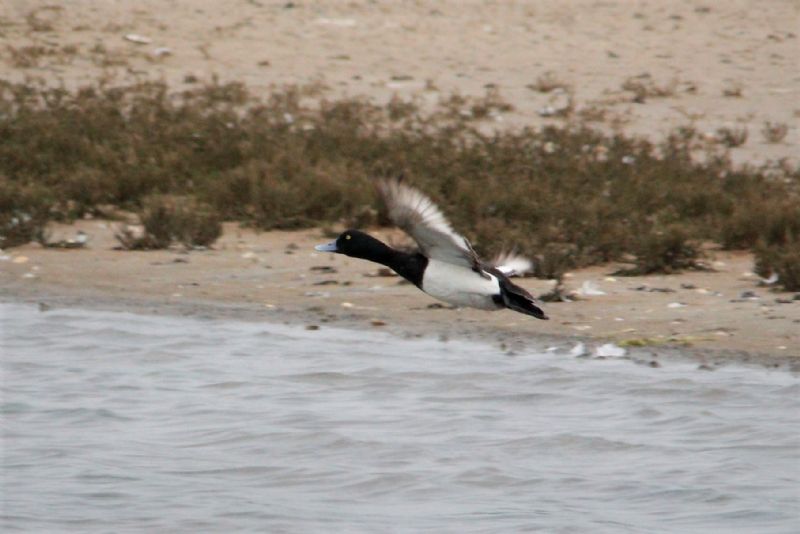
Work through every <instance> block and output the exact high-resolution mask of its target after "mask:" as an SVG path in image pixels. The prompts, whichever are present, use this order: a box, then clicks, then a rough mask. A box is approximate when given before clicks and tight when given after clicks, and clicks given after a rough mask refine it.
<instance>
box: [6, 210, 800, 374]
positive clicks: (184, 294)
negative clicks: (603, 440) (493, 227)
mask: <svg viewBox="0 0 800 534" xmlns="http://www.w3.org/2000/svg"><path fill="white" fill-rule="evenodd" d="M116 224H118V223H114V222H109V221H101V220H82V221H77V222H76V223H75V224H72V225H56V226H54V228H53V236H55V237H62V238H65V237H68V236H71V235H74V234H75V232H77V231H79V230H80V231H84V232H86V234H87V235H88V236H89V243H88V245H87V247H85V248H78V249H52V248H43V247H41V246H40V245H38V244H33V243H31V244H28V245H24V246H21V247H16V248H14V249H11V250H7V251H4V252H3V253H2V256H1V258H2V260H3V261H2V262H1V263H2V265H3V269H2V271H0V299H2V300H3V301H16V302H27V303H32V304H34V303H40V302H42V303H44V304H45V305H47V306H70V307H71V306H78V307H85V308H90V309H105V310H113V311H127V312H133V313H149V314H153V313H155V314H170V315H188V316H209V317H213V318H220V319H226V318H227V319H238V320H246V321H262V320H265V321H268V322H288V323H290V324H297V325H306V326H307V327H311V328H313V327H315V326H316V327H323V328H324V325H332V326H337V327H342V328H349V329H361V328H367V329H381V330H385V331H388V332H391V333H393V334H396V335H399V336H426V337H440V338H442V339H449V338H458V339H464V340H481V341H484V342H487V343H489V344H496V345H498V346H499V347H500V349H501V350H503V351H504V352H508V351H511V352H515V353H518V352H520V351H521V350H525V349H526V348H531V347H533V348H536V349H539V350H546V349H547V348H548V347H558V348H559V350H565V351H566V352H569V350H570V349H572V348H573V347H574V346H575V345H576V344H577V343H579V342H583V343H585V344H586V348H587V352H589V353H591V354H593V353H594V350H595V348H596V347H597V346H600V345H602V344H605V343H614V344H616V345H619V346H622V347H624V348H625V349H626V351H627V352H628V354H629V355H631V357H632V358H635V359H641V360H642V362H643V363H649V362H651V361H658V359H659V358H662V357H663V358H676V357H688V358H690V359H692V360H694V361H696V362H698V364H699V366H704V367H703V368H706V367H708V368H714V367H715V366H717V365H723V364H725V363H729V362H737V363H748V364H757V365H762V366H765V367H779V368H784V369H789V370H791V371H794V372H797V371H800V354H799V353H798V348H800V328H798V327H797V326H796V325H798V324H800V300H792V298H793V294H791V293H771V292H770V291H769V290H767V289H765V288H760V287H757V285H756V281H757V280H758V279H757V277H753V276H743V275H744V274H747V273H743V270H746V269H748V268H751V267H752V263H751V262H752V258H751V257H750V256H749V255H748V254H746V253H718V254H716V258H715V260H714V262H713V264H714V265H715V268H716V269H717V270H716V272H686V273H683V274H675V275H651V276H640V277H630V278H622V277H619V278H615V277H611V276H609V275H608V273H609V272H611V271H612V270H613V269H614V266H612V265H606V266H598V267H591V268H587V269H582V270H578V271H575V272H573V273H569V276H568V277H567V278H566V287H567V290H570V291H573V292H576V293H578V294H579V295H580V294H581V293H585V295H584V296H580V297H579V300H576V301H573V302H569V303H544V304H543V306H544V307H545V309H546V311H547V313H548V314H549V315H550V317H551V320H550V321H538V320H533V319H530V320H528V319H529V318H528V317H526V316H524V315H521V314H516V313H514V312H511V311H505V310H504V311H498V312H485V311H481V310H470V309H462V310H452V309H448V308H445V307H442V306H440V305H439V304H438V303H437V301H435V300H434V299H432V298H431V297H429V296H428V295H426V294H424V293H422V292H421V291H419V290H418V289H416V288H414V287H412V286H410V285H409V284H407V283H403V281H401V280H400V279H399V278H398V277H396V276H386V273H385V272H384V271H383V270H381V269H380V266H378V265H376V264H372V263H370V262H366V261H360V260H356V259H352V258H347V257H344V256H340V255H328V254H318V253H315V252H314V251H313V248H312V247H313V244H315V243H319V242H323V241H325V240H327V239H328V238H327V237H326V236H325V233H324V232H323V231H322V230H320V229H310V230H302V231H292V232H289V231H273V232H260V233H259V232H255V231H253V230H250V229H243V228H240V227H238V225H236V224H233V223H226V224H225V230H224V232H223V236H222V237H221V238H220V240H219V241H218V242H217V244H216V246H215V248H214V249H209V250H204V251H191V252H186V251H183V250H176V249H169V250H152V251H120V250H114V246H115V239H114V236H113V234H114V231H115V227H116ZM370 231H371V233H373V234H375V235H377V236H378V237H379V238H381V239H383V240H386V241H389V242H390V243H391V242H396V239H398V233H397V231H393V230H387V229H371V230H370ZM517 280H518V283H520V284H521V285H523V286H524V287H526V288H527V289H528V290H529V291H531V292H532V293H533V294H534V295H541V294H542V293H545V292H547V291H548V290H549V289H550V288H551V287H552V281H548V280H539V279H534V278H524V279H517ZM747 292H749V293H747ZM743 294H749V295H752V296H751V297H748V298H739V297H741V296H742V295H743ZM776 299H779V300H782V301H784V302H785V303H777V301H776Z"/></svg>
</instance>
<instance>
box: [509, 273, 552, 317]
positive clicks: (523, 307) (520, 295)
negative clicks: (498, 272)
mask: <svg viewBox="0 0 800 534" xmlns="http://www.w3.org/2000/svg"><path fill="white" fill-rule="evenodd" d="M499 281H500V296H501V297H502V299H503V304H505V306H506V308H509V309H511V310H514V311H517V312H520V313H524V314H525V315H532V316H534V317H536V318H537V319H544V320H547V319H549V317H547V315H545V313H544V311H542V309H541V308H539V307H538V306H537V305H536V304H535V303H534V300H533V297H532V296H531V294H530V293H528V292H527V291H525V290H524V289H522V288H521V287H519V286H518V285H515V284H513V283H512V282H511V281H509V280H508V279H505V280H504V279H503V278H500V280H499Z"/></svg>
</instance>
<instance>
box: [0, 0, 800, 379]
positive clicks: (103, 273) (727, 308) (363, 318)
mask: <svg viewBox="0 0 800 534" xmlns="http://www.w3.org/2000/svg"><path fill="white" fill-rule="evenodd" d="M798 22H800V2H797V1H795V0H773V1H771V2H759V1H755V0H750V1H744V0H729V1H726V2H703V1H695V0H685V1H652V2H636V3H632V2H599V1H596V0H595V1H589V0H564V1H559V2H544V1H531V2H488V1H487V2H477V1H476V2H455V1H442V2H402V3H401V2H353V1H351V2H324V3H321V2H294V1H286V2H283V1H281V2H270V1H267V0H247V1H245V0H239V1H231V2H213V1H210V0H177V1H171V2H163V1H156V0H139V1H136V2H133V1H116V2H110V1H109V2H94V1H88V0H72V1H70V2H56V1H53V0H6V1H5V2H3V3H2V4H0V65H2V68H3V71H2V77H4V78H6V79H12V80H24V79H39V80H41V81H43V82H44V83H47V84H52V85H56V84H63V85H65V86H66V87H71V88H74V87H78V86H81V85H85V84H92V83H95V82H96V80H98V79H99V78H101V77H103V78H105V79H107V80H109V82H110V83H119V84H122V83H127V82H131V81H134V80H141V79H161V80H164V81H166V82H167V83H168V84H169V85H170V86H171V87H173V88H175V89H176V90H177V89H181V88H184V87H188V86H191V85H192V84H194V83H196V80H201V81H202V80H208V79H210V78H211V77H212V76H218V77H219V79H221V80H223V81H241V82H244V83H245V84H247V86H248V87H250V88H251V90H252V91H253V92H254V93H255V94H257V95H267V94H269V92H270V91H271V89H272V88H274V87H276V86H283V85H286V84H314V85H316V86H317V87H318V88H320V89H322V91H323V92H322V94H323V96H324V97H326V98H334V97H336V96H340V95H348V96H356V95H360V96H365V97H368V98H371V99H374V100H375V101H378V102H385V101H387V100H389V99H390V98H392V97H394V96H399V97H401V98H415V99H417V100H418V101H419V102H420V103H421V104H422V105H423V106H425V105H431V106H433V105H434V104H435V103H436V102H437V101H439V99H441V98H443V97H445V96H447V95H449V94H451V93H453V92H458V93H461V94H464V95H474V96H479V95H483V94H485V93H486V91H487V90H495V89H496V90H498V91H499V92H500V94H501V95H502V97H503V98H504V99H506V100H507V101H508V102H509V103H511V104H512V105H513V106H514V109H513V110H512V111H509V112H506V113H503V114H501V115H497V116H495V117H493V118H492V124H491V126H492V127H497V128H517V127H521V126H534V127H535V126H541V125H543V124H546V123H549V122H557V123H558V122H559V121H562V120H563V119H557V118H552V117H542V116H541V111H542V110H543V109H544V108H546V107H547V106H556V107H557V106H559V105H560V102H563V100H564V98H565V94H564V93H558V91H556V92H549V93H546V92H542V91H541V90H538V89H536V84H537V80H540V79H541V78H542V77H543V76H544V75H545V74H546V73H548V72H551V73H552V75H551V77H552V78H553V79H555V80H558V81H559V82H562V83H563V84H564V85H565V86H566V87H567V88H568V91H569V92H570V93H571V94H572V95H573V98H574V104H575V110H576V113H580V112H581V111H584V110H596V109H601V110H604V113H605V116H604V118H603V120H602V121H599V122H597V123H596V124H597V126H598V127H599V128H604V129H607V130H619V131H622V132H625V133H629V134H643V135H647V136H650V137H651V138H653V139H654V140H658V139H660V138H662V137H663V136H664V135H665V134H666V133H667V132H668V131H669V130H671V129H673V128H675V127H677V126H682V125H688V124H691V125H693V126H694V127H696V128H697V129H698V130H699V131H701V132H705V133H706V134H707V138H708V140H709V142H714V132H716V130H717V129H718V128H722V127H728V128H734V129H735V128H746V129H747V130H748V138H747V141H746V142H745V143H744V144H743V145H742V146H740V147H738V148H734V149H732V152H731V154H732V157H733V158H734V160H735V161H736V162H738V163H754V164H760V163H763V162H765V161H769V160H777V159H780V158H788V159H789V160H791V161H794V162H797V161H798V154H800V150H798V148H800V134H798V128H797V126H798V124H797V123H798V117H800V68H798V67H799V66H800V65H798V58H800V54H798V51H800V45H799V44H798V43H800V41H798V35H797V33H798V27H799V25H798ZM31 47H39V50H40V51H41V50H45V51H50V52H48V53H42V54H38V55H34V56H31V55H30V54H29V53H31V51H32V50H34V48H31ZM26 54H28V55H26ZM630 79H633V80H636V81H639V82H641V83H644V84H650V85H652V86H653V87H656V88H661V89H664V90H665V93H667V94H666V95H665V96H662V97H655V96H648V97H647V98H646V99H645V101H644V102H643V103H636V102H633V101H632V100H633V95H632V93H631V92H630V91H626V90H623V89H622V85H623V84H624V83H625V82H626V81H627V80H630ZM725 94H727V95H728V96H725ZM766 121H771V122H773V123H780V124H785V125H786V126H787V127H788V133H787V135H786V136H785V138H784V139H782V140H781V141H779V142H775V143H771V142H767V140H766V139H765V138H764V136H763V135H762V133H761V130H762V129H763V126H764V123H765V122H766ZM114 225H115V223H113V222H109V221H99V220H87V221H78V222H77V223H76V224H75V225H74V226H72V227H58V228H55V229H54V231H55V235H56V236H58V235H65V236H70V235H73V234H74V233H75V232H76V231H77V230H78V229H82V230H84V231H86V232H87V234H89V236H90V238H91V239H90V242H89V245H88V246H87V247H86V248H84V249H80V250H54V249H42V248H41V247H40V246H39V245H33V244H32V245H27V246H23V247H19V248H15V249H13V250H10V251H4V252H2V253H0V254H2V261H0V291H1V292H2V296H3V298H7V299H17V300H19V299H22V300H28V301H32V302H39V301H42V302H45V303H47V305H74V304H79V305H84V306H102V307H107V308H114V309H128V310H142V311H148V312H159V313H166V312H170V313H172V312H174V313H191V314H212V315H216V316H227V315H233V316H241V317H246V318H249V319H253V320H265V321H275V320H290V321H293V322H298V321H299V322H303V323H305V324H308V325H316V326H319V325H321V324H322V323H334V324H339V325H344V326H356V327H364V328H366V327H368V328H386V329H395V330H396V331H397V332H398V333H406V334H409V335H420V334H425V335H437V336H445V337H446V336H478V337H480V338H482V339H489V340H494V341H497V342H498V343H502V344H504V346H505V347H506V348H507V349H508V350H521V348H522V347H525V346H526V344H529V343H538V344H539V345H541V346H544V345H548V344H550V345H551V346H558V347H561V348H564V347H569V346H570V345H571V344H573V343H575V342H577V341H578V340H580V339H584V338H585V339H586V340H588V342H589V345H590V346H589V349H592V347H594V346H595V345H598V344H600V343H603V342H606V341H613V342H615V343H620V344H623V345H628V346H630V345H645V347H644V348H639V349H635V350H634V349H631V348H629V350H634V352H636V351H638V353H640V354H644V356H643V357H644V358H645V359H647V358H657V357H659V356H663V355H666V354H673V353H675V354H677V353H681V354H688V353H690V354H692V355H693V356H694V357H696V358H698V359H699V360H701V361H703V362H708V363H709V365H711V366H713V365H714V363H715V362H721V361H729V360H737V361H745V360H748V361H758V362H760V363H763V364H766V365H774V364H779V365H782V364H787V365H790V366H792V365H793V366H795V367H797V366H798V365H800V364H799V363H798V362H800V301H797V300H792V299H793V295H792V294H788V293H774V292H772V291H771V290H770V289H769V288H765V287H759V286H758V285H757V282H758V280H757V277H755V275H753V274H752V272H751V270H752V268H753V264H752V257H751V256H750V255H748V254H745V253H723V252H718V251H717V252H714V251H712V252H711V254H712V260H711V261H712V265H713V267H714V268H715V270H716V272H703V273H685V274H682V275H674V276H652V277H641V278H620V277H611V276H609V273H611V272H613V271H614V270H615V266H613V265H608V266H602V267H596V268H592V269H587V270H581V271H578V272H575V273H570V275H571V276H570V277H568V278H567V286H568V289H571V290H579V289H580V288H581V287H585V288H588V289H590V291H588V292H589V293H592V292H593V291H591V289H593V288H596V289H598V290H600V291H602V292H603V293H605V294H602V295H600V294H595V295H587V296H584V297H583V298H582V299H581V300H579V301H575V302H571V303H558V304H549V305H547V312H548V314H549V315H550V316H551V317H552V320H550V321H548V322H543V321H537V320H535V319H532V318H529V317H525V316H522V315H518V314H514V313H512V312H497V313H487V312H481V311H476V310H450V309H431V308H430V307H429V306H430V305H431V304H432V303H433V300H432V299H430V298H429V297H427V296H426V295H424V294H422V293H421V292H419V291H418V290H416V289H415V288H413V287H411V286H409V285H404V284H400V283H399V280H398V279H397V278H394V277H383V276H375V275H376V274H377V272H378V270H377V268H376V267H375V266H374V265H372V264H369V263H366V262H361V261H356V260H350V259H346V258H343V257H341V256H334V255H322V254H317V253H315V252H313V250H312V245H313V244H315V243H318V242H322V241H326V240H328V239H329V236H323V235H322V232H321V231H320V230H308V231H303V232H291V233H289V232H270V233H262V234H257V233H254V232H252V231H249V230H242V229H239V228H238V227H237V226H236V225H233V224H228V225H227V226H226V231H225V235H224V237H223V238H222V239H221V240H220V242H219V243H218V244H217V245H216V246H215V249H214V250H208V251H192V252H190V253H188V254H186V253H181V252H178V251H152V252H124V251H115V250H113V247H114V246H115V244H116V243H115V240H114V238H113V232H114ZM378 234H379V235H381V234H383V235H384V236H385V234H386V231H385V230H382V231H379V232H378ZM390 237H391V236H390ZM290 245H294V246H296V247H297V248H294V247H291V246H290ZM315 267H326V268H333V269H335V270H336V272H326V271H325V270H321V269H315ZM585 282H589V283H590V285H589V286H584V283H585ZM522 284H523V285H524V286H525V287H527V288H528V289H530V290H531V291H532V292H534V293H535V294H539V293H543V292H546V291H547V290H549V289H550V287H551V283H550V282H548V281H542V280H534V279H526V280H524V281H523V282H522ZM748 292H749V293H748ZM743 295H744V296H743ZM782 301H785V302H786V303H783V302H782ZM668 346H675V347H678V348H679V349H678V350H676V351H670V350H669V349H666V348H665V347H668ZM689 348H691V350H689Z"/></svg>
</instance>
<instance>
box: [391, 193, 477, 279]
mask: <svg viewBox="0 0 800 534" xmlns="http://www.w3.org/2000/svg"><path fill="white" fill-rule="evenodd" d="M377 187H378V192H379V193H380V195H381V197H383V201H384V202H385V203H386V208H387V210H388V213H389V218H390V219H391V220H392V222H393V223H394V224H396V225H397V226H398V227H400V228H401V229H402V230H403V231H404V232H406V233H407V234H408V235H410V236H411V237H412V238H413V239H414V241H416V242H417V245H418V246H419V248H420V251H421V252H422V253H423V254H424V255H425V256H427V257H429V258H431V259H436V260H441V261H444V262H447V263H452V264H455V265H461V266H464V267H468V268H470V269H475V270H476V271H478V272H480V273H482V272H483V270H482V269H481V268H480V262H479V260H478V256H477V255H476V254H475V251H474V250H473V249H472V245H470V243H469V241H467V238H465V237H464V236H462V235H460V234H458V233H456V232H455V231H454V230H453V227H452V226H450V223H449V222H448V221H447V218H446V217H445V216H444V214H443V213H442V211H441V210H440V209H439V208H438V207H437V206H436V204H434V203H433V201H432V200H431V199H430V198H428V197H427V196H426V195H425V194H423V193H422V192H420V191H419V190H417V189H414V188H413V187H410V186H408V185H406V184H404V183H401V182H400V181H399V180H396V179H384V180H378V182H377Z"/></svg>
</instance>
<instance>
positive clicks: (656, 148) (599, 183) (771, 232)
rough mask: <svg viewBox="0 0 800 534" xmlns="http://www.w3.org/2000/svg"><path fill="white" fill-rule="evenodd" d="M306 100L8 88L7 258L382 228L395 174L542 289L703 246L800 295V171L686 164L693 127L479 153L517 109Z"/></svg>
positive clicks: (496, 101) (2, 216)
mask: <svg viewBox="0 0 800 534" xmlns="http://www.w3.org/2000/svg"><path fill="white" fill-rule="evenodd" d="M645 86H646V87H645V91H646V92H647V93H652V91H653V90H654V89H653V88H652V87H649V86H648V85H647V84H645ZM635 89H636V88H632V90H635ZM303 95H304V93H303V92H302V91H301V90H300V89H299V88H296V87H289V88H286V89H283V90H278V91H275V92H274V93H273V94H272V95H271V96H270V97H269V98H268V99H266V100H259V99H256V98H254V97H253V96H251V95H250V94H249V93H248V91H247V89H246V88H245V87H244V86H242V85H240V84H225V85H223V84H218V83H210V84H206V85H198V87H197V88H196V89H193V90H191V91H187V92H183V93H180V94H171V93H170V92H169V91H168V90H167V88H166V87H165V86H164V85H162V84H158V83H141V84H138V85H132V86H127V87H109V86H104V85H103V84H99V85H97V86H94V87H88V88H85V89H82V90H80V91H78V92H75V93H71V92H67V91H65V90H63V89H54V88H47V87H44V86H36V85H32V84H12V83H7V82H4V83H2V85H1V86H0V138H1V139H3V140H4V141H3V143H1V144H0V236H2V246H4V247H8V246H14V245H16V244H19V243H23V242H26V241H28V240H30V239H32V238H35V237H36V236H37V233H41V229H42V227H43V225H44V224H45V223H46V222H47V221H49V220H54V219H59V220H68V219H70V218H74V217H81V216H84V215H85V214H87V213H89V214H93V213H100V212H101V211H102V209H103V207H104V206H108V205H114V206H119V207H121V208H125V209H130V210H134V211H137V212H138V213H139V214H140V218H141V219H142V222H143V223H144V224H145V226H146V233H145V234H144V235H142V236H125V235H121V236H120V239H121V241H123V242H124V243H125V245H126V246H129V247H133V248H136V247H153V246H166V245H168V244H169V243H172V242H180V243H184V244H186V245H190V246H194V245H208V244H210V243H212V242H213V240H214V239H215V238H216V236H217V235H218V232H219V220H220V219H227V220H237V221H241V222H242V223H244V224H247V225H252V226H255V227H258V228H263V229H269V228H301V227H308V226H312V225H322V224H330V223H334V222H341V223H344V224H347V225H358V226H363V225H367V224H374V223H381V222H386V221H385V218H384V217H383V214H381V213H380V212H375V211H374V209H373V208H374V206H375V205H376V198H375V194H374V190H373V188H372V186H371V182H370V180H371V177H373V176H376V175H387V174H390V175H391V174H399V173H403V174H404V175H405V176H406V177H407V179H408V180H409V181H411V182H412V183H414V184H415V185H418V186H419V187H421V188H422V189H423V190H425V191H427V192H429V193H430V194H431V195H432V196H433V197H434V198H435V200H436V201H437V202H439V203H440V204H441V205H442V206H443V208H444V209H445V210H446V212H447V213H448V214H449V215H450V216H451V217H452V219H453V222H454V223H455V225H456V226H457V227H458V228H459V229H462V230H463V231H464V232H465V233H466V234H467V235H468V236H469V237H470V238H471V239H472V240H473V241H474V243H475V245H476V247H477V248H478V249H479V250H480V251H481V252H482V253H485V254H491V253H494V252H496V251H497V249H500V248H505V247H509V246H511V245H516V246H517V247H518V250H520V252H525V253H527V254H530V255H533V256H538V257H539V259H540V261H539V271H538V273H537V274H538V275H539V276H544V277H550V278H558V277H559V276H560V274H561V273H563V272H564V270H566V269H570V268H573V267H575V266H582V265H589V264H595V263H600V262H606V261H609V260H628V261H630V262H631V263H632V264H633V266H632V268H631V271H632V272H654V271H658V272H672V271H675V270H679V269H683V268H693V267H696V266H697V265H698V264H697V260H698V259H699V258H700V255H701V253H700V250H701V247H700V244H701V242H704V241H709V240H710V241H715V242H719V243H721V244H722V245H723V246H724V247H728V248H743V249H751V250H755V251H756V252H757V254H758V262H759V263H758V268H759V271H760V272H761V273H762V274H768V273H771V272H772V271H775V272H777V273H778V274H779V276H780V279H781V282H782V283H783V284H784V287H786V288H787V289H794V290H797V289H800V273H798V270H800V269H798V263H799V262H800V196H799V191H798V190H799V189H800V169H784V170H783V171H782V172H780V173H775V172H774V169H772V170H768V169H760V168H734V167H733V166H732V165H731V163H730V161H729V160H728V159H727V157H726V155H725V154H724V153H722V154H720V153H709V154H707V155H706V157H704V158H693V157H692V156H693V154H692V151H693V150H694V148H695V147H696V146H699V145H702V143H699V142H698V140H697V139H696V134H695V132H694V130H692V129H691V128H685V129H683V130H681V131H680V132H676V133H675V134H674V135H672V136H670V137H669V138H668V139H666V140H665V141H664V142H663V143H661V144H658V145H654V144H652V143H650V142H648V141H646V140H644V139H637V138H630V137H625V136H622V135H608V134H604V133H600V132H598V131H596V130H593V129H591V128H588V127H587V126H586V125H585V124H583V123H580V122H575V123H572V124H569V125H566V126H549V127H545V128H544V129H542V130H541V131H539V130H532V129H525V130H522V131H517V132H510V131H504V132H498V133H492V134H487V133H486V129H485V128H482V123H481V121H480V119H483V118H485V117H491V116H492V115H493V114H495V113H500V112H502V111H503V110H507V109H508V104H506V103H505V102H503V100H502V99H501V98H500V97H499V95H498V94H497V93H496V91H489V92H488V93H487V95H486V97H484V98H479V99H474V98H467V97H462V96H458V95H456V96H453V97H450V98H449V99H446V100H444V101H443V102H442V103H441V105H440V107H439V109H438V110H436V111H434V112H433V113H431V114H424V113H422V112H421V111H420V110H419V109H418V108H417V106H416V105H415V103H414V102H413V101H402V100H398V99H395V100H393V101H392V102H390V103H389V104H388V105H386V106H377V105H374V104H372V103H370V102H368V101H365V100H363V99H344V100H337V101H325V100H321V99H319V98H317V99H316V100H315V102H314V103H313V104H312V105H304V104H303V102H305V101H306V100H308V99H305V100H304V99H303ZM745 135H746V134H745ZM739 137H741V136H739ZM734 141H735V140H734ZM729 144H733V143H729ZM140 240H142V241H140Z"/></svg>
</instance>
